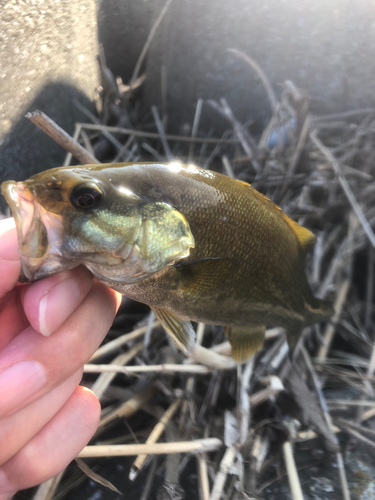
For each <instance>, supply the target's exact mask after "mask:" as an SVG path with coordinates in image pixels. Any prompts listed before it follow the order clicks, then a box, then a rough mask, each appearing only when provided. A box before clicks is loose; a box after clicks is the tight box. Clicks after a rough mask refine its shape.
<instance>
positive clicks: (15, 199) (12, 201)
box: [1, 181, 38, 283]
mask: <svg viewBox="0 0 375 500" xmlns="http://www.w3.org/2000/svg"><path fill="white" fill-rule="evenodd" d="M1 191H2V194H3V195H4V197H5V199H6V201H7V203H8V205H9V207H10V210H11V212H12V216H13V218H14V220H15V223H16V230H17V237H18V245H19V250H18V251H19V254H20V256H21V272H20V277H19V282H20V283H30V282H31V281H34V274H35V271H36V269H37V268H38V266H37V265H36V266H34V272H33V273H32V272H31V270H30V264H29V259H28V258H26V256H24V255H23V254H22V250H21V248H22V246H23V243H24V242H25V241H26V239H27V237H28V233H29V230H30V228H31V226H32V223H33V220H34V217H35V216H36V215H37V207H36V202H35V199H34V196H33V193H32V192H31V191H30V189H29V188H28V187H27V185H26V184H25V183H24V182H15V181H6V182H4V183H3V184H2V185H1Z"/></svg>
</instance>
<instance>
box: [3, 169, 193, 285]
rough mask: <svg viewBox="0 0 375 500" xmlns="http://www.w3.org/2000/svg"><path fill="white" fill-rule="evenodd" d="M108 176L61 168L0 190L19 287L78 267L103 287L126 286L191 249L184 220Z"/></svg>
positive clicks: (100, 171)
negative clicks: (13, 238) (12, 227)
mask: <svg viewBox="0 0 375 500" xmlns="http://www.w3.org/2000/svg"><path fill="white" fill-rule="evenodd" d="M111 172H113V169H110V168H108V169H106V168H105V167H103V168H98V167H97V166H96V168H95V167H94V166H92V167H91V168H90V166H83V167H62V168H56V169H52V170H47V171H45V172H41V173H40V174H37V175H35V176H33V177H31V178H30V179H28V180H27V181H24V182H15V181H7V182H5V183H3V184H2V193H3V195H4V196H5V198H6V200H7V202H8V204H9V206H10V208H11V211H12V214H13V217H14V219H15V222H16V226H17V234H18V240H19V253H20V256H21V267H22V273H21V280H22V281H35V280H37V279H41V278H44V277H46V276H50V275H52V274H56V273H57V272H59V271H61V270H63V269H71V268H74V267H76V266H78V265H80V264H83V265H85V266H86V267H87V268H88V269H90V270H91V271H92V272H93V274H94V275H95V276H96V277H97V278H98V279H100V280H101V281H104V282H106V283H108V284H109V285H111V284H112V283H123V284H132V283H135V282H137V281H140V280H142V279H145V278H147V277H150V276H151V275H153V274H155V273H157V272H158V271H160V270H162V269H163V268H165V267H166V266H168V265H172V264H173V263H174V262H175V261H176V260H179V259H181V258H184V257H187V256H188V255H189V251H190V248H192V247H194V245H195V242H194V237H193V235H192V234H191V231H190V227H189V224H188V222H187V221H186V219H185V217H184V216H183V215H182V214H181V213H180V212H179V211H178V210H177V209H176V208H174V207H173V206H172V205H171V204H170V203H165V202H163V201H162V200H160V199H157V200H153V199H152V198H150V197H147V196H145V195H144V194H142V195H139V194H137V193H135V192H134V190H132V189H130V188H129V185H134V183H133V184H132V183H131V182H129V183H128V184H127V181H126V177H127V176H126V175H125V176H124V179H123V180H121V176H119V175H116V179H112V177H113V176H112V175H111ZM133 175H136V171H135V173H134V171H133Z"/></svg>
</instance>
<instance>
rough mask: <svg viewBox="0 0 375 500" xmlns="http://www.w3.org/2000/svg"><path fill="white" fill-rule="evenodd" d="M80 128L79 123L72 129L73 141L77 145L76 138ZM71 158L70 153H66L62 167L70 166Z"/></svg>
mask: <svg viewBox="0 0 375 500" xmlns="http://www.w3.org/2000/svg"><path fill="white" fill-rule="evenodd" d="M81 128H82V125H81V123H76V125H75V128H74V134H73V140H74V141H76V142H77V143H78V137H79V135H80V133H81ZM72 157H73V155H72V153H69V151H68V152H67V153H66V156H65V160H64V163H63V166H64V167H67V166H68V165H70V162H71V161H72Z"/></svg>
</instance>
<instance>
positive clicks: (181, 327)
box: [151, 307, 195, 354]
mask: <svg viewBox="0 0 375 500" xmlns="http://www.w3.org/2000/svg"><path fill="white" fill-rule="evenodd" d="M151 309H152V310H153V311H154V314H155V316H156V317H157V319H158V320H159V321H160V323H161V324H162V326H163V328H164V329H165V330H166V331H167V332H168V333H169V335H171V337H172V338H173V340H174V341H175V342H176V343H177V345H178V346H179V348H180V349H181V350H182V351H183V352H185V353H187V354H190V353H191V351H192V350H193V347H194V344H195V332H194V329H193V327H192V325H191V323H190V321H185V320H184V319H182V318H180V317H179V316H178V315H177V314H175V313H173V312H171V311H167V310H166V309H160V308H159V307H151Z"/></svg>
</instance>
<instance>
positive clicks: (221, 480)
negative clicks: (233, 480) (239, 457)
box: [210, 446, 237, 500]
mask: <svg viewBox="0 0 375 500" xmlns="http://www.w3.org/2000/svg"><path fill="white" fill-rule="evenodd" d="M236 453H237V451H236V448H235V446H230V447H229V448H227V449H226V452H225V453H224V456H223V458H222V460H221V462H220V467H219V471H218V473H217V474H216V477H215V482H214V484H213V487H212V492H211V497H210V500H220V498H221V495H222V493H223V489H224V485H225V481H226V479H227V475H228V473H229V471H230V468H231V467H232V464H233V462H234V459H235V458H236Z"/></svg>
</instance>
